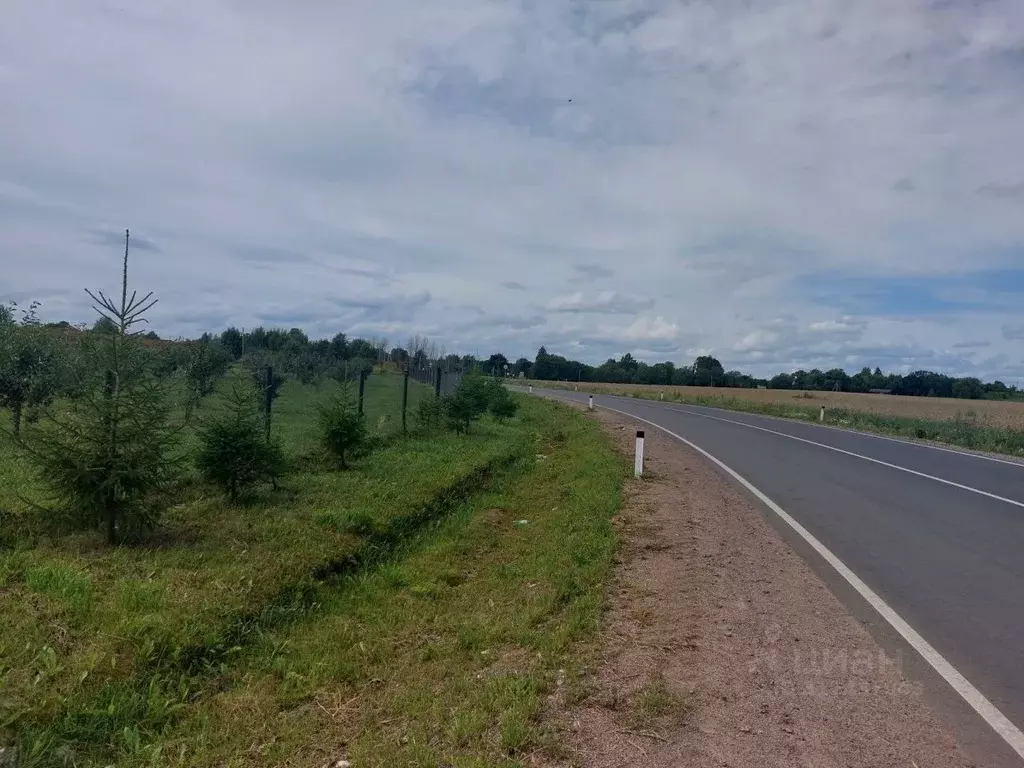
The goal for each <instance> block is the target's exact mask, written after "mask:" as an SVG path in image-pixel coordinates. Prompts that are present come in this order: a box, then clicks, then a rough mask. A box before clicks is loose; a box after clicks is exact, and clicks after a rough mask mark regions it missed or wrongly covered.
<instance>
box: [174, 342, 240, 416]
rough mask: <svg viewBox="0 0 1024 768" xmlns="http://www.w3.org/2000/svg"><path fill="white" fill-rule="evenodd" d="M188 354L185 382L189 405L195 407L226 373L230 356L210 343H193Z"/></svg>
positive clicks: (221, 348)
mask: <svg viewBox="0 0 1024 768" xmlns="http://www.w3.org/2000/svg"><path fill="white" fill-rule="evenodd" d="M190 353H191V354H190V355H189V360H188V364H187V366H186V368H185V381H186V382H187V383H188V390H189V403H190V404H191V405H193V406H197V405H199V403H200V401H202V399H203V398H204V397H206V396H207V395H209V394H211V393H212V392H213V390H214V387H216V386H217V380H218V379H220V378H221V377H222V376H223V375H224V374H225V373H227V370H228V366H229V365H230V364H231V356H230V355H229V354H228V351H227V350H226V349H225V348H224V347H222V346H221V345H220V344H216V343H212V342H198V343H195V344H193V345H192V348H191V350H190Z"/></svg>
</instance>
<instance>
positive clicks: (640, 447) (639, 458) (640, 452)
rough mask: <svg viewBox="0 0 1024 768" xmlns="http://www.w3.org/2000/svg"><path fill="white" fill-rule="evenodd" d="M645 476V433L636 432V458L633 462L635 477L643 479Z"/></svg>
mask: <svg viewBox="0 0 1024 768" xmlns="http://www.w3.org/2000/svg"><path fill="white" fill-rule="evenodd" d="M643 474H644V431H643V430H642V429H638V430H637V431H636V458H635V459H634V460H633V477H643Z"/></svg>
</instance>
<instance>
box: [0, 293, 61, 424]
mask: <svg viewBox="0 0 1024 768" xmlns="http://www.w3.org/2000/svg"><path fill="white" fill-rule="evenodd" d="M36 306H37V305H36V304H35V303H33V304H32V305H31V306H30V307H29V309H28V310H26V311H24V312H22V315H23V319H22V322H21V323H20V324H19V323H15V322H14V312H13V309H11V308H8V307H0V309H2V310H3V312H0V407H3V408H7V409H9V410H10V411H11V416H12V427H13V431H14V434H15V436H18V435H20V434H21V419H22V414H23V412H24V410H25V409H26V408H32V409H35V408H39V407H41V406H44V405H47V404H48V403H49V402H50V401H51V400H52V399H53V398H54V396H55V395H56V394H57V393H58V391H59V390H60V389H61V387H62V385H63V384H64V381H63V379H64V376H63V373H64V371H63V367H64V366H62V361H61V355H60V353H59V352H60V351H59V349H58V339H57V337H56V336H55V334H53V333H52V332H49V330H48V329H44V328H41V327H40V326H39V321H38V320H37V319H36V316H35V309H36Z"/></svg>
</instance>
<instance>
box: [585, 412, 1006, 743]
mask: <svg viewBox="0 0 1024 768" xmlns="http://www.w3.org/2000/svg"><path fill="white" fill-rule="evenodd" d="M598 407H601V408H604V409H605V410H608V411H614V412H615V413H619V414H622V415H623V416H627V417H629V418H631V419H636V420H637V421H642V422H644V423H645V424H650V425H651V426H652V427H654V428H655V429H660V430H661V431H662V432H664V433H665V434H667V435H671V436H672V437H674V438H675V439H676V440H678V441H679V442H681V443H684V444H685V445H688V446H689V447H690V448H692V449H693V450H695V451H697V452H698V453H699V454H701V455H702V456H704V457H705V458H707V459H708V460H710V461H712V462H713V463H714V464H716V465H717V466H718V467H720V468H721V469H722V470H723V471H724V472H726V473H727V474H728V475H729V476H730V477H732V478H733V479H734V480H736V482H738V483H739V484H740V485H742V486H743V487H744V488H746V489H747V490H748V491H750V492H751V493H752V494H754V496H756V497H757V498H758V499H759V500H760V501H761V503H763V504H764V505H765V506H766V507H768V508H769V509H770V510H771V511H772V512H774V513H775V514H776V515H778V516H779V518H780V519H781V520H782V521H783V522H785V523H786V525H788V526H789V527H790V528H792V529H793V530H794V531H795V532H796V533H797V535H799V536H800V538H802V539H803V540H804V541H806V542H807V543H808V544H809V545H810V546H811V548H812V549H813V550H814V551H815V552H817V553H818V554H819V555H821V557H822V558H823V559H824V560H825V562H827V563H828V564H829V565H831V566H832V567H833V568H834V569H835V570H836V572H837V573H838V574H839V575H840V576H842V577H843V579H845V580H846V582H847V583H848V584H849V585H850V586H851V587H853V588H854V589H855V590H856V591H857V593H858V594H859V595H860V596H861V597H863V598H864V599H865V600H866V601H867V602H868V604H869V605H870V606H871V607H872V608H874V609H875V611H877V612H878V614H879V615H880V616H881V617H882V618H883V619H885V620H886V621H887V622H889V625H890V626H891V627H892V628H893V629H895V630H896V631H897V632H899V633H900V636H901V637H903V639H904V640H906V641H907V643H909V644H910V646H911V647H912V648H913V649H914V650H915V651H917V652H918V654H920V655H921V658H923V659H924V660H925V661H927V662H928V664H929V665H931V667H932V669H934V670H935V671H936V672H938V673H939V675H941V676H942V679H943V680H945V681H946V682H947V683H949V685H950V687H951V688H952V689H953V690H954V691H956V692H957V693H958V694H960V697H961V698H962V699H963V700H964V701H966V702H967V703H968V704H969V705H970V706H971V708H972V709H973V710H974V711H975V712H977V713H978V715H980V716H981V718H982V719H983V720H984V721H985V722H986V723H988V725H989V726H990V727H991V728H992V730H994V731H995V732H996V733H997V734H999V736H1001V737H1002V739H1003V741H1005V742H1006V743H1007V744H1008V745H1009V746H1010V748H1011V749H1013V750H1014V751H1015V752H1016V753H1017V754H1018V755H1020V757H1022V758H1024V733H1021V731H1020V729H1019V728H1017V726H1015V725H1014V724H1013V723H1012V722H1010V720H1009V719H1008V718H1007V717H1006V715H1004V714H1003V713H1002V712H1000V711H999V709H998V708H997V707H996V706H995V705H994V704H993V703H992V702H991V701H989V700H988V699H987V698H985V695H984V694H983V693H982V692H981V691H979V690H978V689H977V688H975V687H974V686H973V685H972V684H971V682H970V681H969V680H968V679H967V678H966V677H964V676H963V675H962V674H960V672H959V671H957V669H956V667H954V666H953V665H952V664H950V663H949V662H948V661H946V659H945V658H944V657H943V656H942V654H940V653H939V652H938V651H937V650H935V649H934V648H933V647H932V646H931V645H930V644H929V643H928V641H927V640H925V639H924V638H923V637H921V635H920V634H918V632H917V630H915V629H914V628H913V627H911V626H910V625H909V624H908V623H907V622H906V621H904V620H903V618H902V617H901V616H900V615H899V614H898V613H896V611H894V610H893V609H892V608H890V607H889V604H888V603H886V602H885V601H884V600H883V599H882V598H881V597H879V596H878V595H877V594H876V593H875V592H874V590H872V589H871V587H869V586H868V585H867V584H865V583H864V582H863V581H862V580H861V579H860V577H859V576H857V574H855V573H854V572H853V571H851V570H850V569H849V568H848V567H847V566H846V564H845V563H844V562H843V561H842V560H840V559H839V558H838V557H836V556H835V555H834V554H832V551H831V550H830V549H829V548H828V547H826V546H825V545H824V544H822V543H821V542H820V541H818V540H817V539H816V538H815V537H814V535H813V534H812V533H811V532H810V531H808V530H807V529H806V528H804V527H803V526H802V525H800V523H798V522H797V521H796V520H795V519H794V518H793V517H792V516H790V515H789V513H787V512H786V511H785V510H784V509H783V508H782V507H780V506H779V505H778V504H776V503H775V502H774V501H772V500H771V499H770V498H768V497H767V496H766V495H765V494H764V493H762V492H761V491H760V490H758V489H757V488H756V487H755V486H754V485H753V484H752V483H750V482H749V481H748V480H747V479H746V478H745V477H743V476H742V475H741V474H739V473H738V472H736V471H735V470H734V469H732V467H729V466H728V465H726V464H725V463H724V462H722V461H720V460H719V459H717V458H716V457H714V456H712V455H711V454H710V453H708V452H707V451H705V450H704V449H703V448H701V447H700V446H699V445H695V444H694V443H691V442H690V441H689V440H687V439H686V438H685V437H682V436H680V435H677V434H676V433H675V432H672V431H671V430H669V429H666V428H665V427H663V426H661V425H660V424H656V423H654V422H653V421H649V420H647V419H645V418H642V417H640V416H636V415H634V414H632V413H627V412H626V411H620V410H619V409H617V408H609V407H608V406H607V405H602V406H598ZM745 426H749V425H745ZM767 431H771V430H767ZM779 434H781V433H779ZM787 437H788V435H787ZM807 442H810V441H807ZM825 447H828V446H825ZM843 453H846V451H843ZM854 455H856V454H854ZM862 458H863V457H862ZM880 463H884V462H880ZM915 474H920V473H915ZM1014 503H1016V502H1014Z"/></svg>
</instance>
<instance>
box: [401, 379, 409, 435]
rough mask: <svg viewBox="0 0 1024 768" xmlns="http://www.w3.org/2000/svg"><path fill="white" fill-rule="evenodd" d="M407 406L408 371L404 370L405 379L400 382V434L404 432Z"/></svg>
mask: <svg viewBox="0 0 1024 768" xmlns="http://www.w3.org/2000/svg"><path fill="white" fill-rule="evenodd" d="M408 406H409V369H408V368H406V369H405V377H404V379H403V381H402V434H403V435H404V434H405V432H406V428H405V411H406V409H407V408H408Z"/></svg>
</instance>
